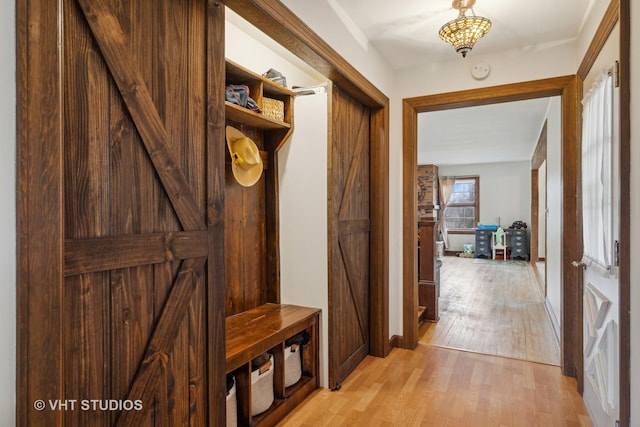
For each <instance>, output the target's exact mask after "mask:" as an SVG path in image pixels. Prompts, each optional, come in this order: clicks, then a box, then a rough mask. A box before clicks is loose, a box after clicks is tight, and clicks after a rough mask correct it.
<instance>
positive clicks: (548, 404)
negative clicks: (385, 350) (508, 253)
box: [279, 258, 591, 427]
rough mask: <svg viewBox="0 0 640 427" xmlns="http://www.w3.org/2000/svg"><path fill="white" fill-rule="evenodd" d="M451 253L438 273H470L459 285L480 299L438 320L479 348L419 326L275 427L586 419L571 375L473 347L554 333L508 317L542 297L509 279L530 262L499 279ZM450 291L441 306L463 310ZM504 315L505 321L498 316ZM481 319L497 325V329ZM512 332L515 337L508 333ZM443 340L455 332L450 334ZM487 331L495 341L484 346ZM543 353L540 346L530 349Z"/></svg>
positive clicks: (471, 425)
mask: <svg viewBox="0 0 640 427" xmlns="http://www.w3.org/2000/svg"><path fill="white" fill-rule="evenodd" d="M448 261H451V263H448ZM458 261H460V259H458V258H455V259H453V258H451V259H450V258H446V259H445V265H446V268H445V269H444V270H443V275H442V277H441V280H442V279H444V280H445V281H446V280H452V279H454V278H456V277H457V278H458V279H461V277H463V276H466V275H470V276H471V277H473V278H474V279H473V280H472V281H470V283H471V282H473V283H474V284H475V287H471V288H469V289H467V290H466V291H464V292H463V293H466V294H468V295H469V296H472V298H471V301H475V302H476V303H478V304H479V305H478V306H476V307H473V305H472V304H471V305H469V306H468V307H467V309H466V313H465V314H466V315H467V317H468V319H467V322H468V324H467V325H466V326H464V327H462V326H461V325H460V324H459V323H458V321H459V320H460V319H458V321H455V320H452V319H449V320H447V319H446V318H444V317H445V316H444V313H443V314H442V315H441V320H440V323H442V325H443V326H444V325H445V323H449V324H450V325H449V326H448V327H446V328H443V329H447V330H448V332H449V334H452V333H453V332H454V330H455V329H456V328H459V329H460V330H461V331H462V332H461V333H462V334H464V335H465V336H466V337H467V339H466V342H467V343H471V344H473V343H475V344H476V345H479V347H478V349H476V350H473V351H461V350H456V349H450V348H444V347H441V346H440V344H438V345H434V344H432V343H431V342H432V341H433V338H434V336H436V332H438V331H437V329H438V327H439V324H425V325H423V327H422V328H421V332H422V333H423V335H422V336H421V339H420V343H419V344H418V347H417V348H416V349H415V350H413V351H410V350H403V349H394V350H392V352H391V354H390V355H389V356H388V357H387V358H385V359H379V358H374V357H370V356H368V357H367V358H366V359H365V360H364V361H363V362H362V363H361V364H360V365H359V366H358V367H357V368H356V369H355V371H354V372H353V373H352V374H351V375H350V376H349V377H348V378H347V379H346V380H345V381H344V382H343V385H342V388H341V389H340V390H338V391H329V390H327V389H320V390H317V391H316V392H314V393H313V394H312V395H311V396H310V397H308V398H307V399H306V400H305V401H304V402H303V403H302V404H301V405H299V406H298V407H297V408H296V409H295V410H294V411H293V412H292V413H291V414H289V415H288V416H287V417H286V418H285V419H284V420H283V421H282V422H281V423H280V424H279V426H301V427H306V426H434V427H440V426H464V427H476V426H478V427H484V426H487V427H503V426H504V427H507V426H509V427H528V426H542V427H548V426H549V427H550V426H591V421H590V420H589V416H588V415H587V411H586V409H585V406H584V403H583V401H582V398H581V396H580V394H579V393H578V392H577V390H576V382H575V380H573V379H572V378H568V377H564V376H562V374H561V372H560V368H559V367H558V366H554V365H553V364H549V363H535V362H530V361H526V360H520V358H516V357H517V356H516V355H515V353H514V352H515V351H514V350H508V353H509V357H499V356H494V355H487V354H480V353H476V352H474V351H480V350H481V349H483V348H491V349H502V350H504V349H505V348H509V347H513V348H518V347H521V348H524V349H527V348H529V349H531V348H532V347H536V346H532V344H531V343H533V342H540V341H541V340H542V341H545V340H546V339H540V338H537V339H535V340H534V339H532V338H531V337H530V336H528V335H529V334H535V335H541V334H548V333H551V334H553V332H552V331H546V330H545V331H542V332H541V331H540V326H539V325H538V326H535V325H534V323H535V322H536V320H534V319H535V318H536V317H538V318H539V317H540V316H542V314H541V313H540V312H536V313H535V315H533V316H532V317H530V318H529V320H515V319H516V318H517V316H520V315H523V313H524V315H525V316H528V315H529V314H531V312H532V311H537V310H533V309H532V308H531V307H526V306H527V305H529V304H530V303H531V300H530V302H529V303H527V302H524V301H526V300H527V299H528V298H532V300H533V301H535V302H536V303H539V299H540V298H541V295H540V291H539V287H538V286H537V284H535V282H529V283H528V284H526V285H519V286H518V285H517V284H516V281H514V280H513V278H514V277H519V278H520V279H522V277H526V276H527V275H528V274H530V273H531V272H530V271H529V272H527V271H528V270H529V267H526V266H525V267H522V266H517V265H512V266H510V269H507V271H510V272H511V273H510V274H508V276H509V277H511V279H507V278H505V277H504V276H503V275H501V274H500V273H499V272H498V271H496V270H495V269H494V268H492V267H491V264H474V263H473V262H472V261H473V260H463V261H461V262H458ZM502 267H503V268H504V267H507V266H506V265H505V266H502ZM515 269H517V270H515ZM512 270H513V271H512ZM531 286H533V288H531ZM500 287H506V289H507V291H508V292H509V293H507V291H505V290H504V289H503V292H505V293H503V294H500V293H499V292H498V288H500ZM445 292H446V290H443V293H442V294H441V295H443V296H444V293H445ZM455 295H456V293H455V292H453V293H452V294H451V296H450V298H451V299H450V301H448V302H447V304H448V308H447V311H448V312H449V314H453V313H454V312H455V311H456V310H462V308H461V304H462V297H461V296H460V298H458V297H456V296H455ZM516 299H520V301H519V302H516ZM490 301H493V303H497V306H492V305H491V304H489V302H490ZM542 309H543V310H544V308H542ZM483 311H486V313H484V314H483V313H482V312H483ZM527 313H529V314H527ZM509 316H511V320H506V319H507V318H509ZM481 319H484V320H481ZM538 321H540V319H538ZM443 322H444V323H443ZM482 322H485V323H486V322H489V323H490V325H493V326H491V327H496V328H499V331H500V333H495V331H491V330H490V329H491V327H489V326H487V325H483V324H482ZM452 328H453V329H452ZM513 329H519V332H517V333H515V332H514V331H513ZM429 334H430V335H429ZM446 335H447V334H444V333H443V334H442V337H441V338H443V339H444V337H445V336H446ZM505 335H510V336H511V340H512V344H510V345H507V344H505V343H506V342H508V341H509V340H503V339H502V338H503V337H504V336H505ZM514 336H515V337H516V338H517V339H515V340H513V339H512V338H513V337H514ZM448 339H451V340H453V336H450V337H449V338H448ZM485 339H486V340H493V341H495V343H494V344H493V345H485V344H484V343H482V341H483V340H485ZM527 343H529V345H527ZM536 345H537V344H536ZM544 351H545V350H542V349H540V348H538V349H536V350H535V351H533V353H534V354H538V355H539V354H540V353H544ZM523 354H524V355H523V356H521V358H525V356H526V357H530V356H531V350H530V351H529V353H527V351H524V353H523ZM546 357H548V356H546ZM553 357H555V356H553Z"/></svg>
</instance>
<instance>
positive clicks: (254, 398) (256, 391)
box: [251, 356, 273, 416]
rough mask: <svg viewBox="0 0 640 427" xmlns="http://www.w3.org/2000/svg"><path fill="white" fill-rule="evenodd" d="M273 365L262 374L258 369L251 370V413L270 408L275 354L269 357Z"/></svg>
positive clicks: (261, 411) (258, 412)
mask: <svg viewBox="0 0 640 427" xmlns="http://www.w3.org/2000/svg"><path fill="white" fill-rule="evenodd" d="M269 361H270V362H271V366H269V369H267V370H266V371H265V372H263V373H262V375H261V374H260V370H259V369H256V370H255V371H253V372H251V415H252V416H253V415H258V414H261V413H263V412H264V411H266V410H267V409H269V407H270V406H271V404H272V403H273V356H270V357H269Z"/></svg>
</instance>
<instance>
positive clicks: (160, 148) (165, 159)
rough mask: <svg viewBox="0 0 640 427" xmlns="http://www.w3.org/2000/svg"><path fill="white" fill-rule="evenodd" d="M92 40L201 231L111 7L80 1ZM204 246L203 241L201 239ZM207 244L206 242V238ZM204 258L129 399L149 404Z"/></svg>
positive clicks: (186, 217)
mask: <svg viewBox="0 0 640 427" xmlns="http://www.w3.org/2000/svg"><path fill="white" fill-rule="evenodd" d="M78 2H79V4H80V6H81V8H82V10H83V13H84V15H85V17H86V18H87V21H88V23H89V26H90V28H91V31H92V33H93V36H94V37H95V39H96V42H97V43H98V45H99V47H100V50H101V52H102V54H103V56H104V59H105V62H106V63H107V66H108V68H109V70H110V72H111V74H112V76H113V78H114V80H115V82H116V85H117V86H118V89H119V91H120V94H121V96H122V99H123V101H124V103H125V105H126V106H127V109H128V111H129V113H130V115H131V117H132V119H133V122H134V123H135V125H136V128H137V129H138V132H139V134H140V137H141V139H142V142H143V144H144V146H145V148H146V150H147V152H148V154H149V157H150V159H151V161H152V163H153V165H154V169H155V170H156V172H157V173H158V176H159V178H160V181H161V182H162V184H163V186H164V189H165V191H166V193H167V196H168V198H169V200H170V201H171V204H172V206H173V208H174V210H175V212H176V214H177V216H178V219H179V221H180V223H181V225H182V227H183V228H184V229H185V230H205V228H206V225H205V218H204V215H203V214H201V211H200V209H199V207H198V205H197V203H196V201H195V198H194V195H193V193H192V191H191V189H190V186H189V184H188V181H187V178H186V176H185V174H184V172H183V170H182V169H181V168H180V166H179V163H178V162H177V161H176V158H175V156H174V155H173V153H172V152H171V149H170V147H169V135H168V133H167V130H166V129H165V127H164V125H163V123H162V120H161V118H160V114H159V113H158V110H157V108H156V105H155V104H154V101H153V98H152V96H151V93H150V90H149V88H148V87H147V85H146V82H145V81H144V78H143V77H142V73H141V72H140V70H139V69H138V68H137V67H136V66H135V65H134V60H133V59H134V57H133V53H132V51H131V49H130V47H129V40H128V39H127V37H126V36H125V34H124V31H123V29H122V27H121V25H120V22H119V21H118V18H117V16H116V15H115V13H114V12H113V11H112V10H111V9H110V8H109V5H107V4H106V2H105V1H102V0H95V1H94V0H92V1H88V0H78ZM202 237H203V241H204V237H205V235H202ZM206 237H207V238H208V236H206ZM205 263H206V258H197V259H188V260H186V261H184V262H183V264H182V266H181V268H180V271H179V272H178V275H177V277H176V279H175V281H174V283H173V284H172V285H171V289H170V290H169V294H168V295H167V298H166V300H165V303H164V304H163V308H162V311H161V313H160V315H159V317H158V320H157V322H156V327H155V328H154V330H153V331H152V332H151V336H150V338H149V341H148V345H147V347H146V349H145V353H144V356H143V359H142V361H141V362H140V365H139V368H138V371H137V373H136V375H135V377H134V379H133V381H132V383H131V385H130V386H129V392H128V394H127V399H130V400H137V399H140V400H142V401H143V402H151V401H153V400H154V395H155V394H156V393H157V392H158V390H159V389H162V385H161V379H162V378H163V376H164V372H165V368H166V366H167V363H168V358H169V354H170V352H171V350H172V348H173V346H174V341H175V339H176V337H177V335H178V332H179V330H180V325H181V323H182V320H183V319H184V318H185V316H186V314H187V312H188V307H189V303H190V301H191V300H192V298H193V295H194V293H195V289H196V286H197V283H198V280H199V278H200V277H202V276H203V275H204V265H205ZM150 409H151V405H144V407H143V410H142V411H124V412H122V413H121V414H120V416H119V418H118V420H117V425H119V426H130V425H140V424H141V423H142V422H143V421H144V419H145V417H146V416H147V414H148V412H149V410H150Z"/></svg>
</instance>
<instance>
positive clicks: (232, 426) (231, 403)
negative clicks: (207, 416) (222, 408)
mask: <svg viewBox="0 0 640 427" xmlns="http://www.w3.org/2000/svg"><path fill="white" fill-rule="evenodd" d="M237 425H238V401H237V398H236V381H235V378H234V379H233V386H232V387H231V390H229V393H227V427H236V426H237Z"/></svg>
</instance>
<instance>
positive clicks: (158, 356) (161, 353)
mask: <svg viewBox="0 0 640 427" xmlns="http://www.w3.org/2000/svg"><path fill="white" fill-rule="evenodd" d="M205 262H206V258H196V259H189V260H186V261H185V262H184V264H183V266H182V269H181V271H180V273H178V277H177V278H176V280H175V281H174V283H173V286H172V287H171V290H170V291H169V295H168V296H167V298H166V302H165V304H164V306H163V308H162V312H161V314H160V317H159V318H158V322H157V326H156V327H155V329H154V330H153V332H152V333H151V338H150V339H149V344H148V345H147V348H146V350H145V355H144V358H143V360H142V363H141V364H140V367H139V369H138V372H137V373H136V376H135V378H134V380H133V383H132V384H131V386H130V388H129V393H128V395H127V399H129V400H137V399H140V400H142V401H143V402H151V401H153V395H154V393H155V391H156V390H157V388H158V384H159V382H160V379H161V378H162V373H163V372H164V368H165V367H166V365H167V362H168V355H169V353H170V352H171V349H172V347H173V342H174V341H175V339H176V336H177V335H178V331H179V330H180V324H181V323H182V320H183V319H184V317H185V315H186V312H187V308H188V307H189V302H190V301H191V298H192V297H193V293H194V291H195V288H196V285H197V283H198V280H199V279H200V277H201V275H202V271H203V269H204V264H205ZM150 409H151V406H150V405H144V407H143V410H141V411H123V412H122V413H121V414H120V417H119V418H118V421H117V425H118V426H136V425H141V424H142V422H143V420H144V418H145V417H146V415H147V413H148V412H149V410H150Z"/></svg>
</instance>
